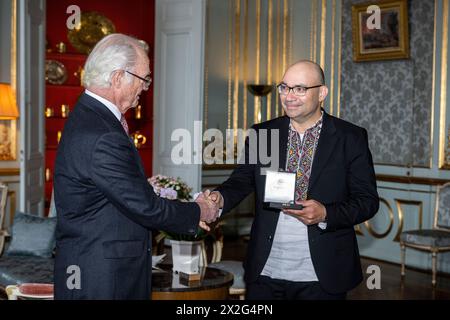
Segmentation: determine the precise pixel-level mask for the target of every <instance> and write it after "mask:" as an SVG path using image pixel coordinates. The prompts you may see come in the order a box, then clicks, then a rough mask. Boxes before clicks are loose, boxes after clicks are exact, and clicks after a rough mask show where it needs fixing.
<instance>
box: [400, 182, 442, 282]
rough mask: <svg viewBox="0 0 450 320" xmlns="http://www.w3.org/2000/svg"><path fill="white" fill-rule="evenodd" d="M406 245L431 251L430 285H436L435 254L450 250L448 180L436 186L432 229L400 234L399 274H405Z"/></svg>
mask: <svg viewBox="0 0 450 320" xmlns="http://www.w3.org/2000/svg"><path fill="white" fill-rule="evenodd" d="M406 247H410V248H414V249H417V250H422V251H428V252H431V257H432V267H431V268H432V269H431V270H432V281H431V283H432V285H433V286H435V285H436V270H437V254H438V253H439V252H444V251H449V250H450V182H449V183H446V184H444V185H442V186H440V187H438V190H437V193H436V209H435V213H434V223H433V229H422V230H409V231H405V232H402V233H401V235H400V249H401V264H402V267H401V276H402V279H403V278H404V276H405V253H406Z"/></svg>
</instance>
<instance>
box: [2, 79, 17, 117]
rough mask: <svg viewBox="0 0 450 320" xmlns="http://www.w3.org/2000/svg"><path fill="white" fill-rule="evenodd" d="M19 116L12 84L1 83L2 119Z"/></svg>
mask: <svg viewBox="0 0 450 320" xmlns="http://www.w3.org/2000/svg"><path fill="white" fill-rule="evenodd" d="M18 117H19V111H18V110H17V104H16V98H15V96H14V94H13V92H12V89H11V86H10V85H9V84H6V83H0V120H12V119H16V118H18Z"/></svg>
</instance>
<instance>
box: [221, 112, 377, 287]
mask: <svg viewBox="0 0 450 320" xmlns="http://www.w3.org/2000/svg"><path fill="white" fill-rule="evenodd" d="M253 129H255V130H256V135H257V137H258V147H256V148H252V146H249V143H248V138H247V140H246V144H245V154H244V155H245V157H246V158H245V159H246V161H245V163H243V164H240V165H238V167H237V168H236V169H235V170H234V171H233V173H232V174H231V176H230V178H229V179H228V180H227V181H225V182H224V183H223V184H222V185H221V186H219V187H218V188H217V190H218V191H220V193H221V194H222V195H223V197H224V209H223V212H224V213H225V212H227V211H229V210H231V209H232V208H234V207H235V206H236V205H237V204H239V202H240V201H242V200H243V199H244V198H245V197H246V196H247V195H248V194H250V193H251V192H253V191H255V199H256V203H255V211H256V212H255V218H254V221H253V224H252V229H251V237H250V241H249V245H248V252H247V256H246V259H245V261H244V267H245V280H246V282H252V281H255V280H256V278H257V277H258V275H259V274H260V273H261V271H262V270H263V268H264V265H265V263H266V260H267V258H268V257H269V253H270V249H271V246H272V240H273V237H274V233H275V229H276V225H277V222H278V216H279V213H278V211H274V210H271V209H269V208H268V207H267V206H266V204H264V203H263V199H264V185H265V176H264V175H261V174H260V173H261V168H264V167H269V165H264V164H262V163H263V162H266V161H262V160H264V159H261V158H260V154H259V152H260V151H261V152H262V153H263V154H267V151H266V150H260V146H259V138H260V137H261V136H262V134H261V133H262V132H263V131H265V130H262V129H267V135H266V136H267V137H268V139H267V140H264V139H265V138H263V142H264V141H267V143H265V144H263V145H267V146H268V148H267V149H268V150H271V144H272V141H271V132H272V130H279V140H278V141H277V142H279V143H278V148H275V154H274V156H276V159H277V160H278V164H279V165H278V166H279V167H280V168H283V169H284V168H285V162H286V148H287V142H288V132H289V118H288V117H287V116H283V117H280V118H277V119H274V120H270V121H267V122H264V123H261V124H258V125H254V126H253ZM264 152H266V153H264ZM277 152H278V154H276V153H277ZM269 154H270V152H269ZM255 155H257V162H256V164H251V163H249V161H248V160H249V157H250V158H251V157H252V156H253V157H254V156H255ZM308 199H314V200H317V201H319V202H320V203H322V204H323V205H325V207H326V210H327V228H326V230H322V229H320V228H319V227H318V225H317V224H316V225H311V226H308V239H309V246H310V252H311V259H312V262H313V265H314V269H315V271H316V274H317V277H318V279H319V282H320V284H321V286H322V287H323V289H324V290H325V291H328V292H330V293H343V292H346V291H348V290H350V289H352V288H354V287H355V286H357V285H358V283H360V282H361V281H362V272H361V265H360V259H359V252H358V245H357V241H356V235H355V232H354V229H353V226H354V225H357V224H359V223H362V222H364V221H366V220H368V219H370V218H371V217H373V216H374V215H375V213H376V212H377V211H378V206H379V198H378V193H377V186H376V180H375V173H374V168H373V162H372V155H371V153H370V150H369V148H368V141H367V132H366V130H365V129H363V128H360V127H358V126H356V125H353V124H351V123H349V122H346V121H344V120H341V119H338V118H335V117H333V116H330V115H328V114H327V113H325V112H324V114H323V124H322V130H321V134H320V138H319V142H318V146H317V150H316V154H315V157H314V161H313V167H312V172H311V177H310V181H309V189H308ZM292 254H295V253H292Z"/></svg>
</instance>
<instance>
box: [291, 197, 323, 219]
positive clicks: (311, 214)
mask: <svg viewBox="0 0 450 320" xmlns="http://www.w3.org/2000/svg"><path fill="white" fill-rule="evenodd" d="M296 203H297V204H301V205H302V206H303V209H302V210H293V209H283V212H284V213H287V214H290V215H292V216H293V217H296V218H297V219H299V220H300V221H301V222H303V223H304V224H306V225H312V224H317V223H319V222H324V221H325V219H326V217H327V209H326V208H325V206H324V205H323V204H321V203H320V202H318V201H316V200H305V201H296Z"/></svg>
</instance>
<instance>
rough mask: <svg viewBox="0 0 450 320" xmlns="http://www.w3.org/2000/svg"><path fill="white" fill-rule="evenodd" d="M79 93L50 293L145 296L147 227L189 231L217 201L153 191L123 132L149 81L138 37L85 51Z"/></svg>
mask: <svg viewBox="0 0 450 320" xmlns="http://www.w3.org/2000/svg"><path fill="white" fill-rule="evenodd" d="M83 81H84V86H85V87H86V91H85V92H84V93H83V94H82V95H81V96H80V98H79V100H78V103H77V105H76V106H75V108H74V111H73V112H72V113H71V114H70V117H69V119H68V120H67V122H66V124H65V128H64V132H63V135H62V138H61V141H60V144H59V147H58V153H57V157H56V164H55V177H54V190H55V204H56V210H57V217H58V220H57V221H58V222H57V230H56V237H57V238H56V259H55V278H54V279H55V298H56V299H150V296H151V272H152V264H151V242H150V241H149V240H150V239H151V232H150V230H151V229H158V230H159V229H161V230H167V231H172V232H176V233H185V234H195V233H196V231H197V228H198V227H199V225H200V226H202V227H204V228H207V226H206V224H205V222H212V221H214V220H215V218H216V215H217V211H218V210H217V206H216V204H214V203H213V202H212V201H210V200H207V199H206V197H205V196H204V195H201V196H200V197H199V198H198V200H197V201H196V202H197V203H182V202H178V201H170V200H166V199H162V198H159V197H158V196H156V194H155V193H154V192H153V189H152V187H151V186H150V185H149V183H148V182H147V178H146V175H145V172H144V169H143V166H142V163H141V159H140V156H139V154H138V151H137V150H136V148H135V147H134V145H133V143H132V141H131V140H130V138H129V135H128V126H127V124H126V120H125V117H124V114H125V112H126V111H127V110H128V109H130V108H134V107H136V105H137V103H138V99H139V95H140V94H141V92H142V90H147V89H148V87H149V85H150V83H151V78H150V68H149V59H148V57H147V55H146V53H145V51H144V49H143V48H142V47H141V45H140V44H139V42H138V41H137V40H136V39H134V38H131V37H128V36H125V35H121V34H113V35H109V36H107V37H105V38H103V39H102V40H101V41H100V42H99V43H98V44H97V45H96V46H95V48H94V49H93V51H92V53H91V54H90V55H89V57H88V59H87V61H86V65H85V74H84V80H83Z"/></svg>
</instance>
